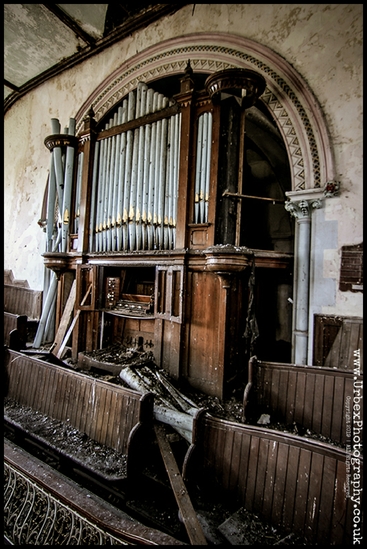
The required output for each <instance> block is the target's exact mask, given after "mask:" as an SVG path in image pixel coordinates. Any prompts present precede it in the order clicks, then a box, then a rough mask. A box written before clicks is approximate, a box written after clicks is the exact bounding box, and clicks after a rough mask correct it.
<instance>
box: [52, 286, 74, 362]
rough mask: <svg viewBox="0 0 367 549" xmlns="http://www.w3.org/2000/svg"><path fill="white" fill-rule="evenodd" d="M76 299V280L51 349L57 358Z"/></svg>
mask: <svg viewBox="0 0 367 549" xmlns="http://www.w3.org/2000/svg"><path fill="white" fill-rule="evenodd" d="M75 298H76V280H74V282H73V284H72V286H71V289H70V293H69V297H68V299H67V301H66V304H65V308H64V312H63V314H62V317H61V321H60V324H59V327H58V329H57V332H56V336H55V341H54V343H53V346H52V347H51V352H52V353H53V354H54V355H55V356H58V352H59V350H60V347H61V344H62V342H63V340H64V337H65V333H66V330H67V329H68V326H69V323H70V319H71V315H72V314H73V310H74V305H75ZM58 358H59V357H58Z"/></svg>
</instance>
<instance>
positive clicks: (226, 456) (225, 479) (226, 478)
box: [222, 429, 234, 490]
mask: <svg viewBox="0 0 367 549" xmlns="http://www.w3.org/2000/svg"><path fill="white" fill-rule="evenodd" d="M233 440H234V431H233V429H228V430H227V431H226V433H225V445H224V452H223V475H222V486H223V487H224V489H225V490H228V487H229V483H230V477H231V470H232V466H233V465H232V450H233Z"/></svg>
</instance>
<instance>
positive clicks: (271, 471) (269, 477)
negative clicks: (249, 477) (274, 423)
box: [262, 440, 279, 517]
mask: <svg viewBox="0 0 367 549" xmlns="http://www.w3.org/2000/svg"><path fill="white" fill-rule="evenodd" d="M278 447H279V444H278V442H276V441H275V440H272V441H269V445H268V456H267V465H266V469H265V482H264V496H263V507H262V512H263V513H264V515H265V516H267V517H269V516H270V517H271V515H272V507H273V498H274V483H275V476H276V468H277V460H278Z"/></svg>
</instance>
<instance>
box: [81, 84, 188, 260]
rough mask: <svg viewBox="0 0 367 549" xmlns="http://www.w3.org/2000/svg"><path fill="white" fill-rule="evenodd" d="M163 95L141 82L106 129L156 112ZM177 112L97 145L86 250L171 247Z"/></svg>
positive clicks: (164, 104)
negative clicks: (91, 235)
mask: <svg viewBox="0 0 367 549" xmlns="http://www.w3.org/2000/svg"><path fill="white" fill-rule="evenodd" d="M168 104H169V100H168V98H166V97H164V95H163V94H160V93H158V92H155V91H154V90H153V89H150V88H148V86H147V85H146V84H145V83H143V82H140V83H139V84H138V87H137V89H136V90H135V91H134V92H130V93H129V95H128V97H127V98H125V99H124V100H123V103H122V105H121V106H120V107H119V108H118V111H117V112H116V113H115V115H114V117H113V119H112V118H111V119H110V121H109V122H108V123H107V124H106V125H105V128H104V129H105V130H108V129H110V128H112V127H114V126H119V125H121V124H124V123H125V122H129V121H132V120H134V119H139V118H141V117H143V116H145V115H148V114H152V113H154V112H158V111H160V110H162V109H164V108H166V107H167V106H168ZM180 120H181V116H180V114H176V115H173V116H171V118H162V119H159V120H157V121H155V122H151V123H148V124H142V125H140V126H138V127H137V128H136V129H132V130H127V131H126V130H125V131H122V132H121V133H116V134H114V135H112V136H110V137H106V138H103V133H102V132H101V135H100V137H99V139H98V141H97V143H100V145H99V147H98V148H97V147H96V151H95V162H94V166H93V177H92V181H93V183H92V194H93V197H94V198H92V203H91V227H93V228H94V231H93V232H94V233H95V238H90V242H89V247H90V250H91V251H97V252H101V251H120V250H123V251H128V250H129V251H135V250H151V249H172V248H173V247H174V240H175V234H174V233H175V225H176V214H177V204H176V201H177V181H178V163H179V156H178V155H179V141H180Z"/></svg>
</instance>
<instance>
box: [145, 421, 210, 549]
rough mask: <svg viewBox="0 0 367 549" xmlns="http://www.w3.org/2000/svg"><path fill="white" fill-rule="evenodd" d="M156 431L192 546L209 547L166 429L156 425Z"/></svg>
mask: <svg viewBox="0 0 367 549" xmlns="http://www.w3.org/2000/svg"><path fill="white" fill-rule="evenodd" d="M154 430H155V433H156V437H157V440H158V445H159V449H160V451H161V454H162V458H163V461H164V465H165V468H166V471H167V473H168V477H169V480H170V483H171V486H172V490H173V492H174V495H175V498H176V501H177V505H178V507H179V509H180V512H181V516H182V520H183V523H184V525H185V528H186V531H187V535H188V537H189V539H190V542H191V545H208V544H207V541H206V539H205V536H204V533H203V530H202V528H201V524H200V522H199V520H198V518H197V516H196V513H195V509H194V507H193V505H192V503H191V499H190V496H189V494H188V491H187V488H186V486H185V483H184V481H183V480H182V476H181V474H180V471H179V468H178V466H177V463H176V460H175V457H174V455H173V453H172V450H171V446H170V443H169V442H168V440H167V437H166V431H165V428H164V427H163V425H158V424H155V425H154Z"/></svg>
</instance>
